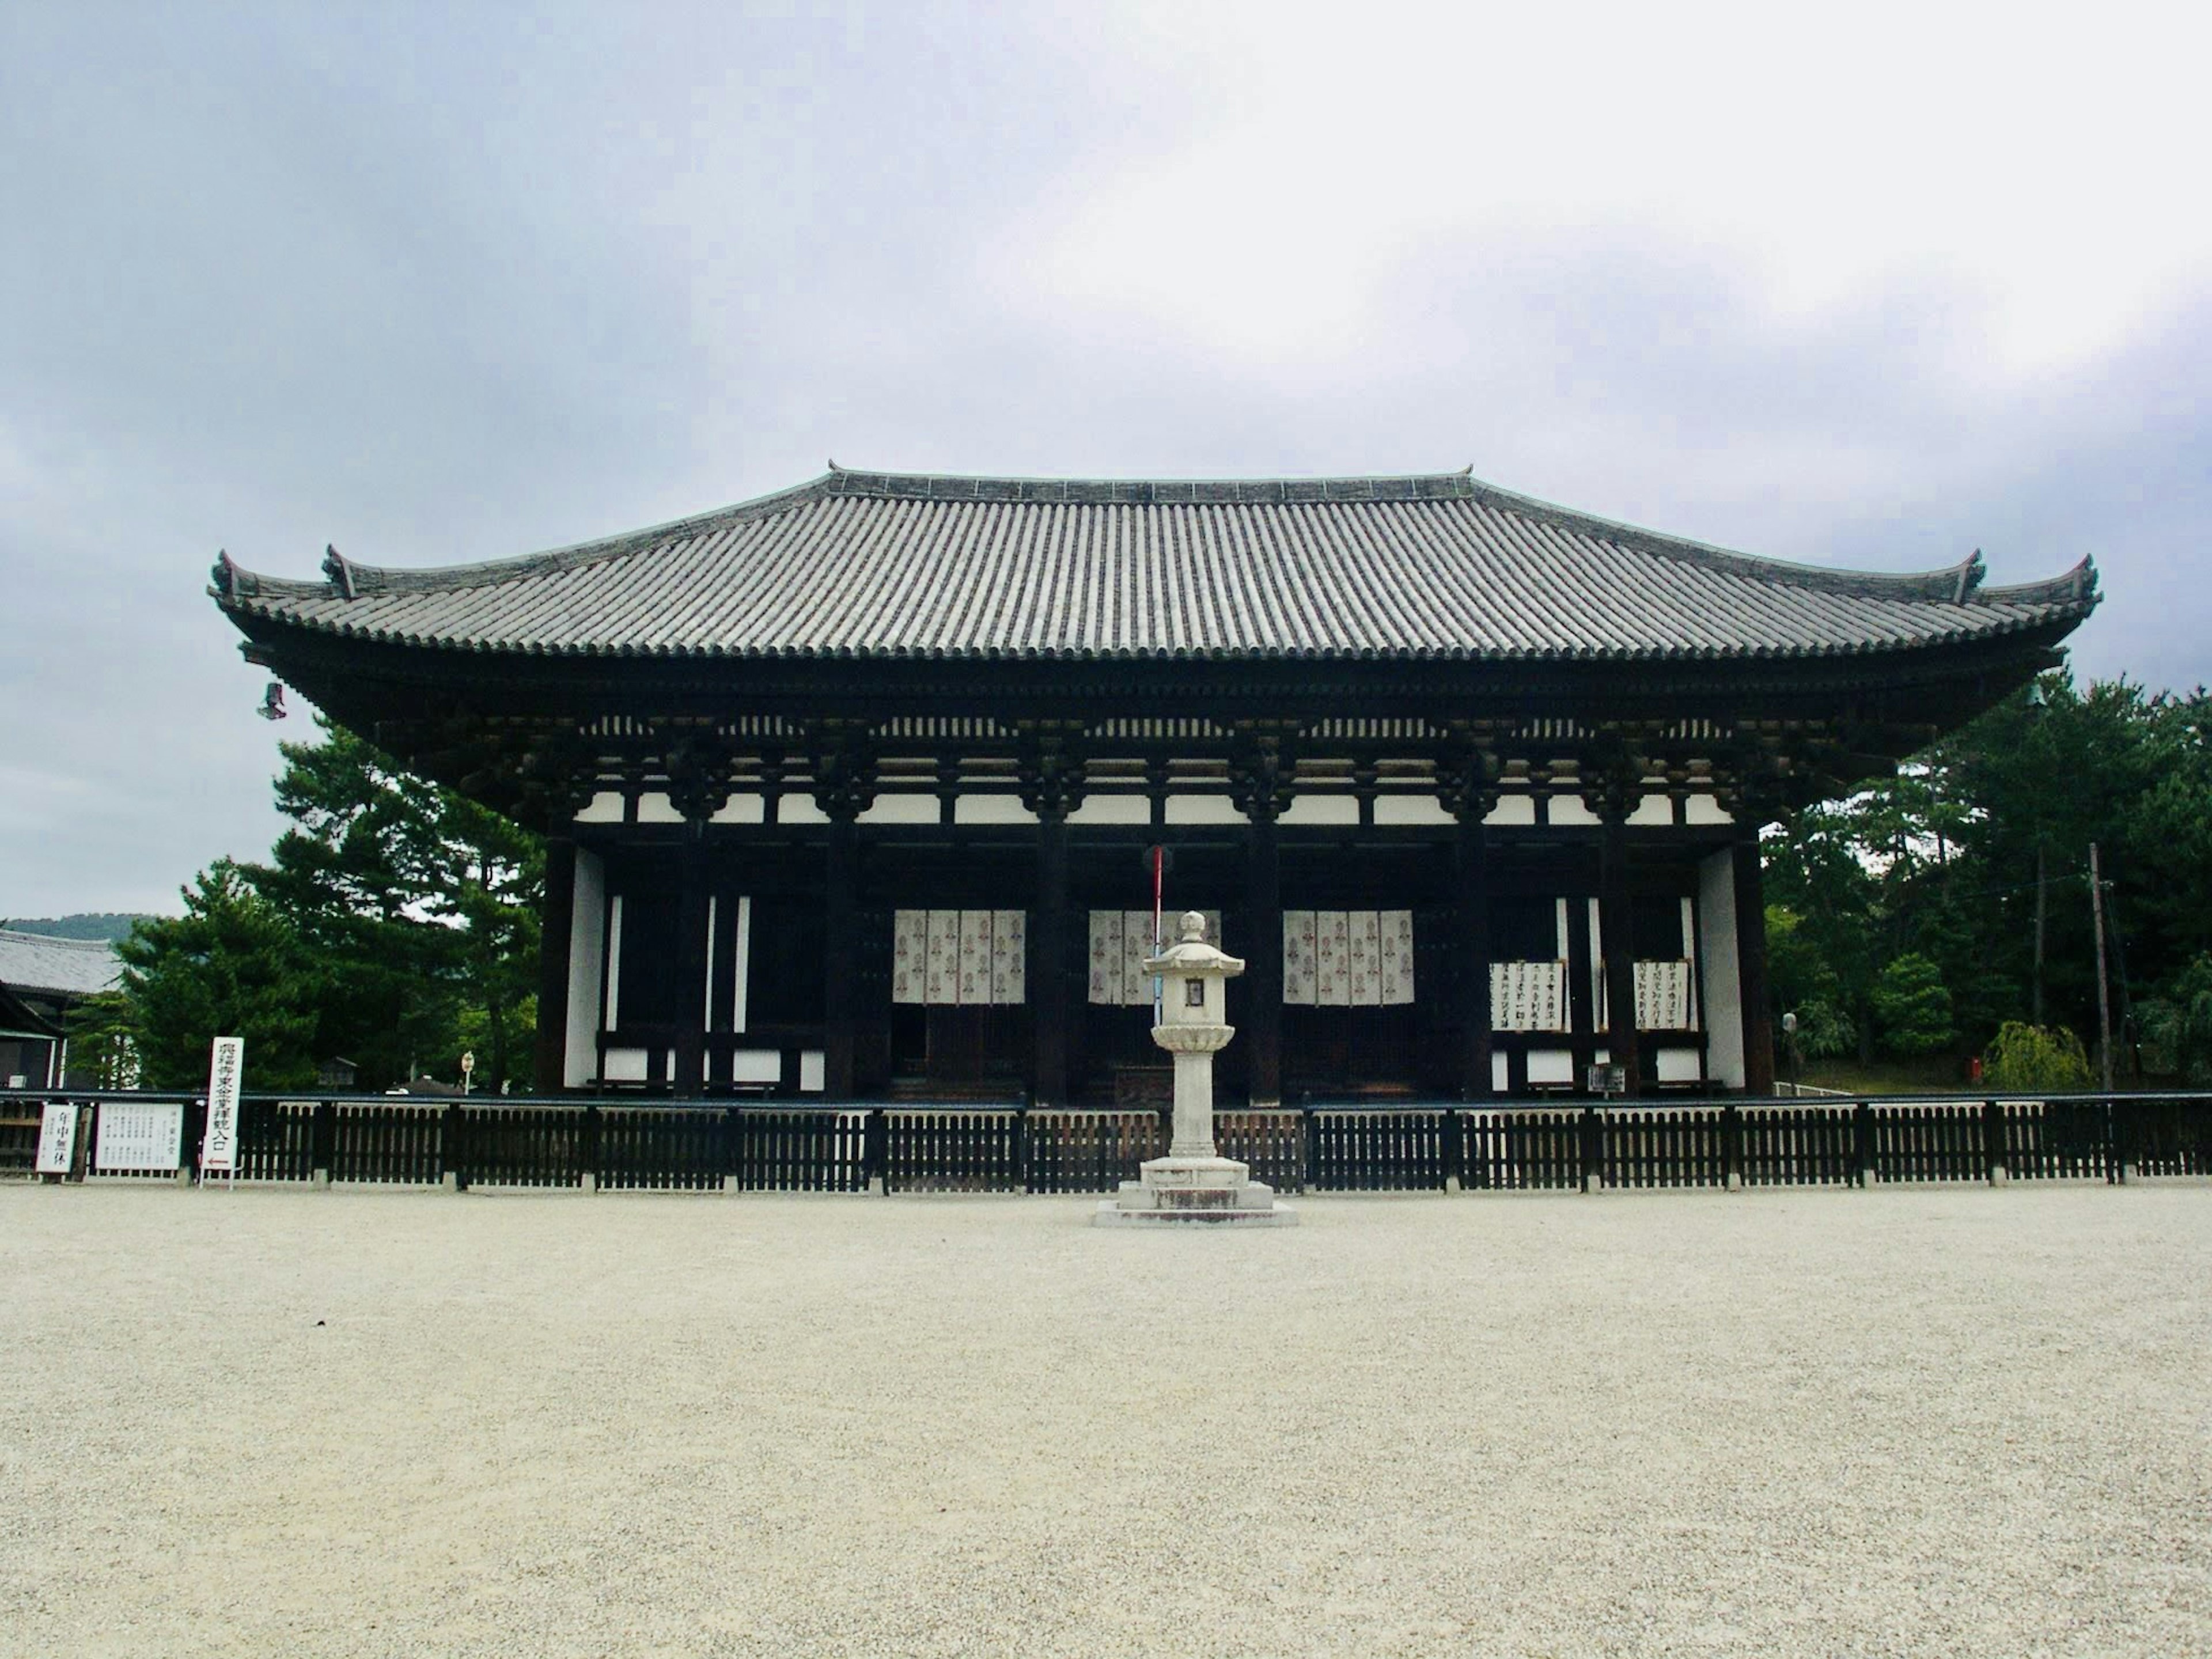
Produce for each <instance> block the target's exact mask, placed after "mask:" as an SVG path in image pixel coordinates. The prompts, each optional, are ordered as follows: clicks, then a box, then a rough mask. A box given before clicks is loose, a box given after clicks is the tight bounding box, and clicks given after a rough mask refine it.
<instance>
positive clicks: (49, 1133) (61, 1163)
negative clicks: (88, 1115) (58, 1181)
mask: <svg viewBox="0 0 2212 1659" xmlns="http://www.w3.org/2000/svg"><path fill="white" fill-rule="evenodd" d="M75 1161H76V1104H75V1103H73V1102H70V1101H66V1100H50V1101H48V1102H47V1103H46V1112H45V1114H44V1115H42V1116H41V1117H40V1120H39V1173H40V1175H58V1176H65V1175H67V1174H68V1173H69V1172H70V1164H72V1163H74V1162H75Z"/></svg>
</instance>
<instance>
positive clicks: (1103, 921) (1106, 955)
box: [1091, 910, 1121, 1008]
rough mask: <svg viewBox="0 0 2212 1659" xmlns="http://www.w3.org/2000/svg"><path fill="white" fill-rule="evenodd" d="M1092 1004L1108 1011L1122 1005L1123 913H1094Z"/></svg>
mask: <svg viewBox="0 0 2212 1659" xmlns="http://www.w3.org/2000/svg"><path fill="white" fill-rule="evenodd" d="M1091 1001H1093V1002H1097V1003H1103V1004H1104V1005H1105V1006H1108V1007H1115V1008H1118V1007H1119V1006H1121V912H1120V911H1119V910H1093V911H1092V912H1091Z"/></svg>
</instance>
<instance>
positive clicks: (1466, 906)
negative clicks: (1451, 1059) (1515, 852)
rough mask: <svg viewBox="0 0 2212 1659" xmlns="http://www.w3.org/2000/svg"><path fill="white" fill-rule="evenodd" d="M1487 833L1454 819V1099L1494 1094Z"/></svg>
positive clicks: (1473, 819) (1473, 821)
mask: <svg viewBox="0 0 2212 1659" xmlns="http://www.w3.org/2000/svg"><path fill="white" fill-rule="evenodd" d="M1489 842H1490V836H1489V832H1488V831H1487V830H1486V829H1484V828H1483V826H1482V819H1481V817H1479V816H1476V815H1474V814H1473V813H1470V814H1468V816H1466V817H1462V818H1461V819H1460V823H1459V842H1458V846H1457V848H1456V849H1455V851H1456V854H1457V859H1458V863H1457V866H1456V869H1455V875H1456V876H1457V878H1458V882H1457V888H1456V891H1455V895H1454V901H1455V909H1456V912H1457V925H1458V930H1459V950H1458V964H1457V965H1458V969H1459V1006H1458V1008H1457V1009H1456V1010H1455V1012H1456V1013H1457V1015H1458V1016H1459V1027H1460V1045H1459V1097H1460V1098H1461V1099H1462V1100H1487V1099H1489V1098H1490V1097H1491V1096H1492V1093H1494V1092H1495V1091H1494V1090H1493V1089H1492V1079H1491V1061H1490V846H1489Z"/></svg>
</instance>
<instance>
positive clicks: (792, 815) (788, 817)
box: [775, 794, 829, 823]
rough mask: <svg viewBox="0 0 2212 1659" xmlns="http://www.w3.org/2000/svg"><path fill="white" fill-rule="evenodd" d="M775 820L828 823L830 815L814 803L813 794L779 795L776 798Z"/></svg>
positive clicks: (780, 821)
mask: <svg viewBox="0 0 2212 1659" xmlns="http://www.w3.org/2000/svg"><path fill="white" fill-rule="evenodd" d="M775 821H776V822H777V823H829V814H828V813H827V812H825V811H823V810H822V809H821V808H820V807H818V806H817V805H815V804H814V797H813V796H811V795H806V794H789V795H778V796H777V797H776V798H775Z"/></svg>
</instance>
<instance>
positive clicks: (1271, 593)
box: [213, 465, 2097, 660]
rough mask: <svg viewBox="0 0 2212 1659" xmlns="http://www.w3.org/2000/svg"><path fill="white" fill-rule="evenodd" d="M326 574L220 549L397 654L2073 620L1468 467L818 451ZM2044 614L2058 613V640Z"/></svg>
mask: <svg viewBox="0 0 2212 1659" xmlns="http://www.w3.org/2000/svg"><path fill="white" fill-rule="evenodd" d="M323 568H324V572H325V577H326V578H327V580H325V581H323V582H319V583H308V582H296V581H284V580H274V579H271V578H269V577H264V576H258V575H256V574H252V573H251V572H248V571H245V570H241V569H240V568H237V567H236V566H234V565H233V564H232V563H231V562H230V561H229V559H228V557H227V556H226V557H225V558H224V559H223V560H222V562H221V563H219V564H218V565H217V566H216V587H215V589H214V590H213V591H214V592H215V593H216V598H217V599H218V600H219V601H220V602H221V603H222V605H224V606H225V608H226V609H228V610H229V611H232V612H234V614H236V615H237V616H238V617H239V618H240V621H241V622H244V621H246V619H248V618H252V617H265V618H270V619H272V620H276V621H279V622H283V623H292V624H295V625H298V626H301V627H305V628H308V629H319V630H324V631H328V632H331V633H334V634H338V635H346V636H350V637H355V638H360V639H367V640H384V641H402V642H404V643H407V644H410V645H420V646H432V647H452V648H459V649H465V650H477V651H501V652H523V653H533V654H548V655H612V656H674V657H737V658H744V657H780V656H799V657H868V658H900V657H982V658H1023V657H1076V658H1097V657H1123V658H1129V657H1135V658H1144V657H1244V658H1283V657H1291V658H1297V657H1381V658H1406V659H1507V660H1510V659H1547V658H1654V657H1666V658H1682V657H1692V658H1695V657H1797V656H1827V655H1836V654H1843V653H1863V652H1875V651H1885V650H1891V649H1897V648H1901V647H1912V646H1918V645H1926V644H1932V643H1937V642H1942V641H1961V640H1966V639H1971V638H1975V637H1984V636H1989V635H2001V634H2006V633H2013V632H2019V631H2022V630H2026V629H2039V628H2047V627H2050V626H2051V625H2052V624H2063V625H2064V626H2067V627H2070V626H2071V625H2072V624H2073V623H2076V622H2079V621H2080V620H2081V618H2082V617H2085V616H2087V614H2088V612H2089V611H2090V610H2091V608H2092V607H2093V605H2095V603H2096V598H2097V594H2096V574H2095V571H2094V569H2093V568H2092V567H2091V565H2090V563H2089V562H2088V561H2087V560H2086V559H2085V560H2083V561H2082V562H2081V564H2080V565H2078V566H2076V567H2075V568H2074V569H2073V570H2071V571H2069V572H2068V573H2067V574H2064V575H2063V576H2060V577H2058V578H2057V579H2055V580H2050V581H2045V582H2039V583H2034V584H2031V585H2028V586H2019V587H1990V586H1984V585H1983V582H1982V574H1983V573H1982V564H1981V556H1980V555H1979V554H1976V555H1975V556H1973V557H1972V558H1971V559H1969V560H1967V561H1966V562H1964V563H1962V564H1960V565H1957V566H1954V567H1953V568H1950V569H1947V570H1939V571H1934V572H1930V573H1927V574H1918V575H1881V574H1865V573H1859V572H1850V571H1841V570H1832V569H1826V568H1819V567H1815V566H1808V565H1797V564H1786V563H1783V562H1778V561H1774V560H1768V559H1761V558H1756V557H1753V556H1747V555H1745V554H1741V553H1731V552H1729V551H1726V550H1723V549H1720V548H1715V547H1708V546H1706V545H1705V544H1701V543H1697V542H1691V541H1684V540H1680V539H1679V538H1673V537H1668V536H1661V535H1656V534H1654V533H1653V532H1649V531H1644V530H1638V529H1635V528H1633V527H1632V526H1626V525H1621V524H1615V523H1613V522H1610V521H1608V520H1602V519H1595V518H1592V517H1589V515H1587V514H1584V513H1574V512H1570V511H1568V510H1566V509H1565V508H1562V507H1553V506H1552V505H1550V504H1548V503H1547V502H1543V501H1535V500H1534V499H1532V498H1530V497H1528V496H1524V495H1513V494H1511V493H1510V492H1508V491H1505V490H1502V489H1494V488H1492V486H1490V485H1487V484H1485V483H1480V482H1478V481H1476V480H1475V479H1474V478H1472V477H1468V475H1467V474H1465V473H1446V474H1442V475H1437V476H1429V477H1396V478H1331V479H1304V480H1279V481H1253V480H1232V481H1226V482H1215V483H1207V482H1145V481H1122V482H1111V481H1108V482H1086V481H1083V480H1074V479H1019V478H1013V479H991V478H952V477H927V476H913V475H902V474H896V473H878V472H854V471H845V470H843V469H840V468H836V467H835V466H834V465H833V467H832V469H831V471H829V473H827V474H826V475H824V476H823V477H820V478H817V479H815V480H814V481H813V482H812V483H806V484H802V485H800V486H799V488H797V489H789V490H786V491H783V492H781V493H780V494H777V495H769V496H764V497H762V498H761V499H759V500H757V501H748V502H745V503H743V504H741V505H739V506H737V507H728V508H725V509H724V510H722V511H720V512H718V513H707V514H704V515H702V516H701V517H698V518H693V519H685V520H679V521H678V522H677V523H674V524H668V525H663V526H659V527H657V528H654V529H651V530H645V531H640V532H635V533H634V534H631V535H628V536H623V537H618V538H613V539H611V540H607V541H601V542H594V543H589V544H584V545H580V546H577V547H571V548H565V549H562V550H559V551H556V552H550V553H541V554H538V555H535V556H530V557H525V558H518V559H509V560H501V561H497V562H491V563H487V564H476V565H465V566H453V567H448V568H443V569H435V570H386V569H379V568H374V567H373V566H368V565H362V564H356V563H354V562H351V561H350V560H347V559H344V558H343V557H341V556H339V555H338V554H337V552H336V551H335V550H333V551H332V552H331V553H330V554H329V556H327V557H326V558H325V561H324V567H323ZM2062 631H2063V629H2062Z"/></svg>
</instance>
